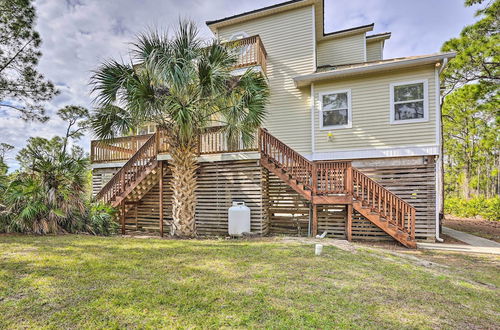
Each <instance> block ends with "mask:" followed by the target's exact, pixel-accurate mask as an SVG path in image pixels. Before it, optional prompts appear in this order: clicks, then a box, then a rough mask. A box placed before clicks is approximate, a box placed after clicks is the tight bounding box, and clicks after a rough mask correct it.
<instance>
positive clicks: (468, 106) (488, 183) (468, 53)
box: [442, 0, 500, 205]
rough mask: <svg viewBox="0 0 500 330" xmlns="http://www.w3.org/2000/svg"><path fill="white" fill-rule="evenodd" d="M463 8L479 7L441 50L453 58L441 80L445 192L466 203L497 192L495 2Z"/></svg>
mask: <svg viewBox="0 0 500 330" xmlns="http://www.w3.org/2000/svg"><path fill="white" fill-rule="evenodd" d="M465 3H466V5H468V6H470V5H474V4H480V5H483V7H482V8H481V9H479V10H478V11H477V17H478V21H477V22H476V23H474V24H472V25H469V26H466V27H464V29H463V30H462V32H461V34H460V36H459V37H457V38H453V39H451V40H449V41H447V42H445V44H444V45H443V50H444V51H456V52H457V56H456V57H455V58H454V59H452V60H451V61H450V63H449V65H448V66H447V67H446V69H445V71H444V74H443V77H442V78H443V81H444V84H445V87H446V89H447V91H446V94H445V95H446V96H445V98H444V102H443V108H442V114H443V145H444V151H445V192H446V194H447V196H460V197H462V198H465V199H469V198H471V196H472V195H483V196H487V197H491V196H493V195H495V194H499V193H500V173H499V169H500V136H499V124H500V112H499V109H500V104H499V102H500V99H499V88H498V81H499V71H498V68H499V63H500V58H499V47H500V38H499V19H500V1H499V0H495V1H483V0H467V1H466V2H465ZM457 205H458V204H457Z"/></svg>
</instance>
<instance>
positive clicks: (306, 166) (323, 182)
mask: <svg viewBox="0 0 500 330" xmlns="http://www.w3.org/2000/svg"><path fill="white" fill-rule="evenodd" d="M259 151H260V153H261V157H265V158H266V160H268V161H270V162H272V163H274V164H275V165H276V166H277V167H278V168H280V170H282V171H283V172H285V173H287V174H288V175H290V177H291V178H292V179H294V180H296V181H297V182H298V183H300V184H302V185H304V187H305V188H307V189H308V190H310V191H311V194H312V196H329V195H330V196H331V195H347V196H352V197H353V198H355V199H356V200H358V201H361V202H362V204H363V205H365V206H366V207H369V208H370V209H371V211H372V212H376V213H377V214H379V215H380V216H381V217H383V218H385V219H386V221H388V223H389V224H391V225H393V226H395V227H397V228H398V229H399V230H401V231H404V232H406V233H408V234H409V235H410V237H411V238H412V239H413V240H414V239H415V220H416V211H415V208H414V207H413V206H411V205H410V204H409V203H407V202H405V201H404V200H402V199H401V198H399V197H398V196H396V195H395V194H393V193H392V192H390V191H389V190H388V189H386V188H384V187H383V186H381V185H380V184H379V183H377V182H376V181H374V180H373V179H370V178H369V177H368V176H366V175H365V174H363V173H361V172H360V171H359V170H357V169H355V168H353V167H352V165H351V162H350V161H310V160H308V159H306V158H305V157H303V156H302V155H300V154H299V153H298V152H296V151H294V150H293V149H292V148H290V147H289V146H287V145H286V144H284V143H283V142H281V141H280V140H279V139H277V138H275V137H274V136H272V135H271V134H269V132H267V131H266V130H265V129H261V130H260V135H259Z"/></svg>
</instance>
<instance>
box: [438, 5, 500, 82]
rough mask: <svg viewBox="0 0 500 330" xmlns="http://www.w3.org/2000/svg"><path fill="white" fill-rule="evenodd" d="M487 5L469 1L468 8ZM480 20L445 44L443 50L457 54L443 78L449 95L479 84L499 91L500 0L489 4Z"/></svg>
mask: <svg viewBox="0 0 500 330" xmlns="http://www.w3.org/2000/svg"><path fill="white" fill-rule="evenodd" d="M479 3H483V1H478V0H468V1H466V5H469V6H470V5H473V4H479ZM476 16H477V17H478V18H479V20H478V21H477V22H476V23H474V24H472V25H469V26H466V27H465V28H464V29H463V30H462V32H461V33H460V36H459V37H457V38H453V39H451V40H448V41H447V42H445V43H444V45H443V47H442V50H443V51H455V52H456V53H457V56H456V57H455V58H454V59H453V60H452V61H450V63H449V65H448V67H447V69H446V71H445V72H444V75H443V78H444V83H445V86H446V88H447V91H448V92H451V91H453V90H454V89H455V88H459V87H461V86H463V85H464V84H467V83H471V82H475V83H478V82H479V83H481V84H485V85H488V86H490V87H491V88H495V85H498V83H499V79H500V73H499V68H500V53H499V47H500V46H499V45H500V34H499V32H500V0H495V1H489V2H487V5H486V6H485V7H484V8H482V9H480V10H478V11H477V13H476Z"/></svg>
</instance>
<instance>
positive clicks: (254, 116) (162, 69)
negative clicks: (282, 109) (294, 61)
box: [92, 22, 269, 236]
mask: <svg viewBox="0 0 500 330" xmlns="http://www.w3.org/2000/svg"><path fill="white" fill-rule="evenodd" d="M132 45H133V48H132V50H131V54H132V58H131V61H130V63H122V62H117V61H114V60H110V61H107V62H104V63H103V64H102V65H101V66H100V67H99V68H98V69H97V70H96V72H95V73H94V75H93V77H92V83H93V92H94V93H95V94H96V99H95V103H96V106H97V108H96V110H95V112H94V113H93V119H92V127H93V129H94V132H95V133H96V135H97V136H99V137H101V138H112V137H114V136H116V135H119V134H123V133H127V132H129V131H130V130H131V129H134V128H138V127H140V126H141V125H144V124H150V123H153V124H156V125H157V126H158V127H160V128H161V129H164V130H166V132H167V134H166V139H167V142H168V145H169V148H170V149H169V150H170V154H171V156H172V160H171V161H169V166H170V169H171V170H172V174H173V179H172V181H171V185H172V190H173V203H172V204H173V207H172V209H173V210H172V214H173V216H172V217H173V219H174V222H173V228H174V231H175V234H177V235H179V236H193V235H194V234H195V233H194V231H195V229H194V214H195V213H194V212H195V205H196V196H195V190H196V167H197V155H196V151H197V148H196V147H197V141H198V139H199V137H200V135H201V134H203V133H204V132H205V131H206V129H207V128H209V127H211V126H214V125H222V126H223V129H222V130H223V131H224V132H225V133H226V134H227V136H228V140H229V143H237V142H239V140H240V139H241V140H242V141H243V143H246V144H248V143H250V142H251V141H252V140H253V138H254V135H255V132H256V130H257V128H258V127H260V125H261V124H262V122H263V120H264V117H265V104H266V102H267V99H268V96H269V90H268V86H267V82H266V80H265V78H264V77H263V76H262V75H261V73H258V72H256V71H254V70H247V71H246V72H244V73H243V74H242V75H240V76H234V75H232V74H231V72H232V70H233V68H234V65H235V64H236V61H237V57H238V53H237V50H235V49H234V48H233V47H231V46H230V45H223V44H221V43H219V41H217V40H212V41H210V42H206V43H205V42H203V41H201V40H200V39H199V38H198V30H197V28H196V26H195V25H194V24H193V23H190V22H181V23H180V25H179V28H178V30H177V31H176V33H175V35H174V36H173V37H170V36H169V35H168V34H167V33H161V32H156V31H150V32H148V33H145V34H142V35H140V36H139V37H138V38H137V40H136V41H135V42H134V43H133V44H132Z"/></svg>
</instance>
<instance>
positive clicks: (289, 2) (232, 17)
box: [205, 0, 304, 26]
mask: <svg viewBox="0 0 500 330" xmlns="http://www.w3.org/2000/svg"><path fill="white" fill-rule="evenodd" d="M301 1H304V0H290V1H286V2H281V3H277V4H274V5H271V6H267V7H262V8H258V9H255V10H250V11H246V12H243V13H240V14H236V15H232V16H228V17H224V18H220V19H216V20H212V21H206V22H205V24H207V25H208V26H210V25H213V24H217V23H222V22H225V21H229V20H232V19H235V18H238V17H243V16H246V15H250V14H255V13H260V12H262V11H266V10H270V9H274V8H278V7H282V6H287V5H290V4H294V3H296V2H301Z"/></svg>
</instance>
